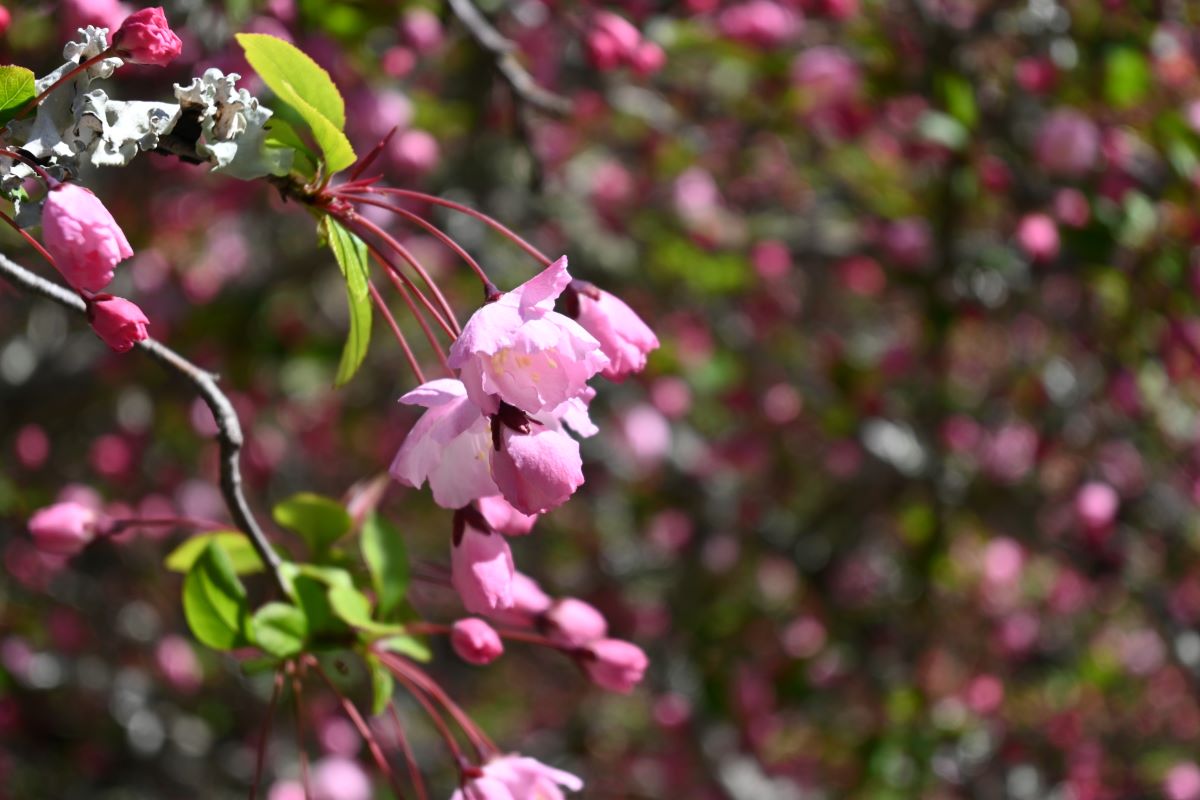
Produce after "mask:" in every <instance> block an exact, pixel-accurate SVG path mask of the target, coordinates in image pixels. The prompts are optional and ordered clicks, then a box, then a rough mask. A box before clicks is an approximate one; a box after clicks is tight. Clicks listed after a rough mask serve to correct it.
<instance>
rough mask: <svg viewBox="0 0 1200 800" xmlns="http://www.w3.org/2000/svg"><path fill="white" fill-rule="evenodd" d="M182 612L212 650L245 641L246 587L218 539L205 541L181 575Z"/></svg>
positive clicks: (194, 631) (198, 636)
mask: <svg viewBox="0 0 1200 800" xmlns="http://www.w3.org/2000/svg"><path fill="white" fill-rule="evenodd" d="M183 613H184V616H185V617H187V621H188V626H189V627H190V628H191V629H192V633H194V634H195V635H196V638H197V639H199V640H200V641H201V642H203V643H204V644H206V645H208V646H209V647H211V648H213V649H214V650H231V649H233V648H234V647H238V646H239V645H243V644H246V641H247V640H246V618H247V611H246V589H245V587H243V586H242V582H241V581H240V580H238V576H237V573H235V572H234V570H233V562H232V561H231V560H230V558H229V555H228V554H227V553H226V552H225V550H224V548H222V547H221V545H220V544H219V543H218V542H215V541H212V542H209V543H208V545H207V546H206V547H205V548H204V551H203V552H202V553H200V556H199V557H198V558H197V559H196V561H195V563H194V564H192V568H191V569H190V570H188V573H187V575H186V576H185V577H184V579H183Z"/></svg>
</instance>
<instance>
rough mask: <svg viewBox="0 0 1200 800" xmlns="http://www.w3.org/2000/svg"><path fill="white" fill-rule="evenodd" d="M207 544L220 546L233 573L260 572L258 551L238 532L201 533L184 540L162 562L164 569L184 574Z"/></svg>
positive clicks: (260, 563)
mask: <svg viewBox="0 0 1200 800" xmlns="http://www.w3.org/2000/svg"><path fill="white" fill-rule="evenodd" d="M209 542H217V543H218V544H220V545H221V548H222V549H223V550H224V551H225V554H226V555H228V556H229V560H230V562H231V563H232V564H233V571H234V572H236V573H237V574H238V575H252V574H254V573H256V572H262V570H263V563H262V559H260V558H259V557H258V551H256V550H255V549H254V545H252V544H250V540H249V539H248V538H246V534H244V533H241V532H240V531H215V532H212V533H201V534H197V535H195V536H192V537H190V538H188V539H185V540H184V541H183V543H182V544H180V545H179V546H178V547H176V548H175V549H174V550H172V551H171V554H170V555H168V556H167V559H166V561H165V562H164V564H165V566H166V568H167V569H169V570H171V571H172V572H183V573H186V572H187V571H188V570H190V569H191V568H192V565H193V564H195V563H196V559H198V558H199V557H200V554H201V553H203V552H204V548H206V547H208V545H209Z"/></svg>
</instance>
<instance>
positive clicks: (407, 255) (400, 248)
mask: <svg viewBox="0 0 1200 800" xmlns="http://www.w3.org/2000/svg"><path fill="white" fill-rule="evenodd" d="M353 221H354V222H357V223H358V224H359V225H360V226H361V227H364V228H366V229H367V230H369V231H371V232H372V233H374V234H375V235H376V236H378V237H379V238H380V239H382V240H383V241H384V243H385V244H386V245H387V246H388V247H390V248H392V249H393V250H395V251H396V253H397V254H399V256H400V257H401V258H403V259H404V260H405V261H407V262H408V264H409V266H411V267H412V268H413V271H414V272H416V273H417V274H418V275H420V276H421V280H423V281H425V285H426V286H428V287H429V291H431V292H433V296H434V298H436V299H437V301H438V305H440V306H441V307H442V311H443V312H444V313H445V315H446V321H447V322H448V323H450V327H451V328H452V329H453V330H452V331H451V332H450V335H451V336H454V337H457V336H458V334H459V333H461V332H462V328H460V327H459V325H458V320H456V319H455V318H454V310H453V309H452V308H450V304H449V303H448V302H446V296H445V295H443V294H442V290H441V289H439V288H438V285H437V283H435V282H434V280H433V278H431V277H429V273H428V272H427V271H426V270H425V268H424V267H423V266H421V262H419V261H417V258H416V256H414V255H413V254H412V252H411V251H409V249H408V248H407V247H405V246H404V245H402V244H400V242H398V241H396V237H394V236H392V235H391V234H390V233H388V232H387V231H385V230H384V229H383V228H381V227H379V226H378V225H376V224H375V223H374V222H371V220H369V219H367V218H365V217H360V216H357V215H355V217H354V219H353Z"/></svg>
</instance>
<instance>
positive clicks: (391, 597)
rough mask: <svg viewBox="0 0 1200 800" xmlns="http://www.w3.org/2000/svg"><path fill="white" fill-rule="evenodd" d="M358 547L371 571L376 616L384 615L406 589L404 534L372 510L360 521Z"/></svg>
mask: <svg viewBox="0 0 1200 800" xmlns="http://www.w3.org/2000/svg"><path fill="white" fill-rule="evenodd" d="M359 547H360V548H361V549H362V555H363V560H364V561H366V562H367V569H368V570H370V572H371V583H372V585H373V586H374V587H375V595H376V597H377V598H378V600H379V616H380V617H386V616H387V615H388V614H389V613H390V612H391V611H392V609H394V608H395V607H396V606H397V605H399V604H400V602H401V601H402V600H404V596H405V593H406V592H407V591H408V553H407V552H406V551H405V547H404V538H403V537H402V536H401V535H400V531H398V530H396V528H395V527H393V526H392V525H391V524H390V523H389V522H388V521H387V520H385V519H384V518H383V517H381V516H379V515H378V514H371V515H369V516H368V517H367V518H366V520H365V521H364V522H363V527H362V538H361V539H360V540H359Z"/></svg>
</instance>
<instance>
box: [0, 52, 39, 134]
mask: <svg viewBox="0 0 1200 800" xmlns="http://www.w3.org/2000/svg"><path fill="white" fill-rule="evenodd" d="M36 94H37V90H36V89H35V88H34V76H33V73H32V72H30V71H29V70H27V69H25V68H24V67H17V66H13V65H11V64H10V65H8V66H4V67H0V125H2V124H4V123H6V122H8V121H9V120H10V119H12V118H13V117H15V116H16V115H17V112H18V111H20V110H21V109H22V108H23V107H24V106H25V104H26V103H28V102H29V101H30V100H32V99H33V98H34V96H35V95H36Z"/></svg>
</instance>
